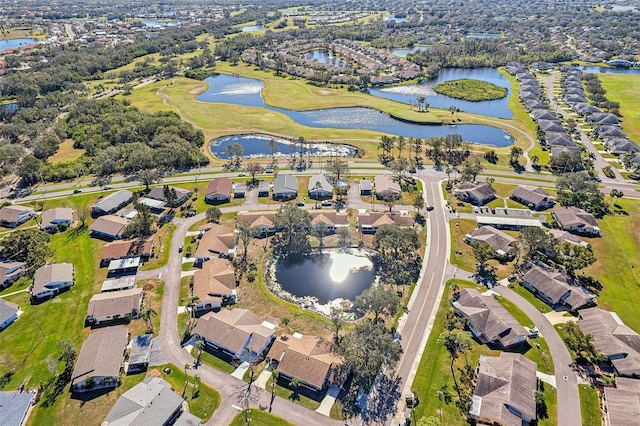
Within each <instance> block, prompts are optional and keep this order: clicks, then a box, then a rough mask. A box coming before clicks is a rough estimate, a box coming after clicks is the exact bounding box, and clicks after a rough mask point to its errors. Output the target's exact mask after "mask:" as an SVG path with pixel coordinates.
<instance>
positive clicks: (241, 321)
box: [193, 309, 276, 362]
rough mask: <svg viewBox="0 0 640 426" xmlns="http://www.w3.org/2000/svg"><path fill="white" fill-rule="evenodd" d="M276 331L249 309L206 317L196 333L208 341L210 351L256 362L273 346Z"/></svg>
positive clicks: (229, 310)
mask: <svg viewBox="0 0 640 426" xmlns="http://www.w3.org/2000/svg"><path fill="white" fill-rule="evenodd" d="M275 328H276V326H275V325H274V324H271V323H268V322H266V321H263V320H262V319H261V318H259V317H258V316H257V315H256V314H254V313H253V312H251V311H249V310H247V309H222V310H221V311H220V312H209V313H207V314H205V315H204V316H202V317H201V318H200V319H199V320H198V323H197V324H196V326H195V327H194V329H193V334H194V336H196V338H199V339H202V340H203V341H204V342H205V345H206V348H207V349H210V350H214V351H216V352H219V353H222V354H224V355H226V356H228V357H230V358H232V359H233V360H239V361H241V362H255V361H256V360H258V359H260V358H262V357H263V356H264V355H266V353H267V351H268V350H269V348H270V347H271V344H272V343H273V341H274V339H275Z"/></svg>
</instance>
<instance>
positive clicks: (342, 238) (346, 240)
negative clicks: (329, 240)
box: [336, 226, 351, 249]
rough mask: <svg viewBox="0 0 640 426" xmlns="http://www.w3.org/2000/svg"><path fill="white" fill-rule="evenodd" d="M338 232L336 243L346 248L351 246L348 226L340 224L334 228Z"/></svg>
mask: <svg viewBox="0 0 640 426" xmlns="http://www.w3.org/2000/svg"><path fill="white" fill-rule="evenodd" d="M336 234H338V245H339V246H340V248H343V249H346V248H349V247H351V231H350V230H349V227H348V226H341V227H340V228H338V229H337V230H336Z"/></svg>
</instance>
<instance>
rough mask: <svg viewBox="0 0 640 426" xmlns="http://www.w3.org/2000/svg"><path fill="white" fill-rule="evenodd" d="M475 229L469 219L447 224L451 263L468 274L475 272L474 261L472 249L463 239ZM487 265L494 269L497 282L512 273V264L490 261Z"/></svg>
mask: <svg viewBox="0 0 640 426" xmlns="http://www.w3.org/2000/svg"><path fill="white" fill-rule="evenodd" d="M475 228H476V222H475V221H474V220H471V219H459V220H458V219H456V220H452V221H451V222H450V223H449V229H450V232H451V255H450V257H451V263H452V264H454V265H456V266H457V267H458V268H460V269H463V270H465V271H469V272H475V270H476V260H475V257H474V256H473V247H472V246H471V245H470V244H467V243H466V242H465V241H464V237H465V236H466V235H467V234H468V233H469V232H471V231H473V230H474V229H475ZM487 264H488V265H489V266H492V267H494V268H496V275H497V277H498V279H499V280H501V279H503V278H506V277H508V276H509V275H510V274H511V273H512V272H513V262H506V263H501V262H498V261H497V260H495V259H492V260H489V261H488V262H487Z"/></svg>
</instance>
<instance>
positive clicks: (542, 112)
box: [529, 109, 558, 120]
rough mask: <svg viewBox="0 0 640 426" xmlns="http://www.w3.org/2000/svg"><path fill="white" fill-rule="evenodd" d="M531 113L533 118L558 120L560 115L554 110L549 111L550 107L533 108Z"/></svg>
mask: <svg viewBox="0 0 640 426" xmlns="http://www.w3.org/2000/svg"><path fill="white" fill-rule="evenodd" d="M529 115H531V118H533V119H534V120H557V119H558V116H557V115H555V114H554V113H553V112H551V111H549V110H548V109H534V110H532V111H531V112H530V113H529Z"/></svg>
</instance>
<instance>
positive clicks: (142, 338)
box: [127, 333, 153, 374]
mask: <svg viewBox="0 0 640 426" xmlns="http://www.w3.org/2000/svg"><path fill="white" fill-rule="evenodd" d="M152 346H153V334H151V333H148V334H141V335H139V336H135V337H134V338H133V339H131V351H130V352H129V362H128V363H127V374H131V373H137V372H140V371H146V370H147V367H148V366H149V359H150V358H151V347H152Z"/></svg>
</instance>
